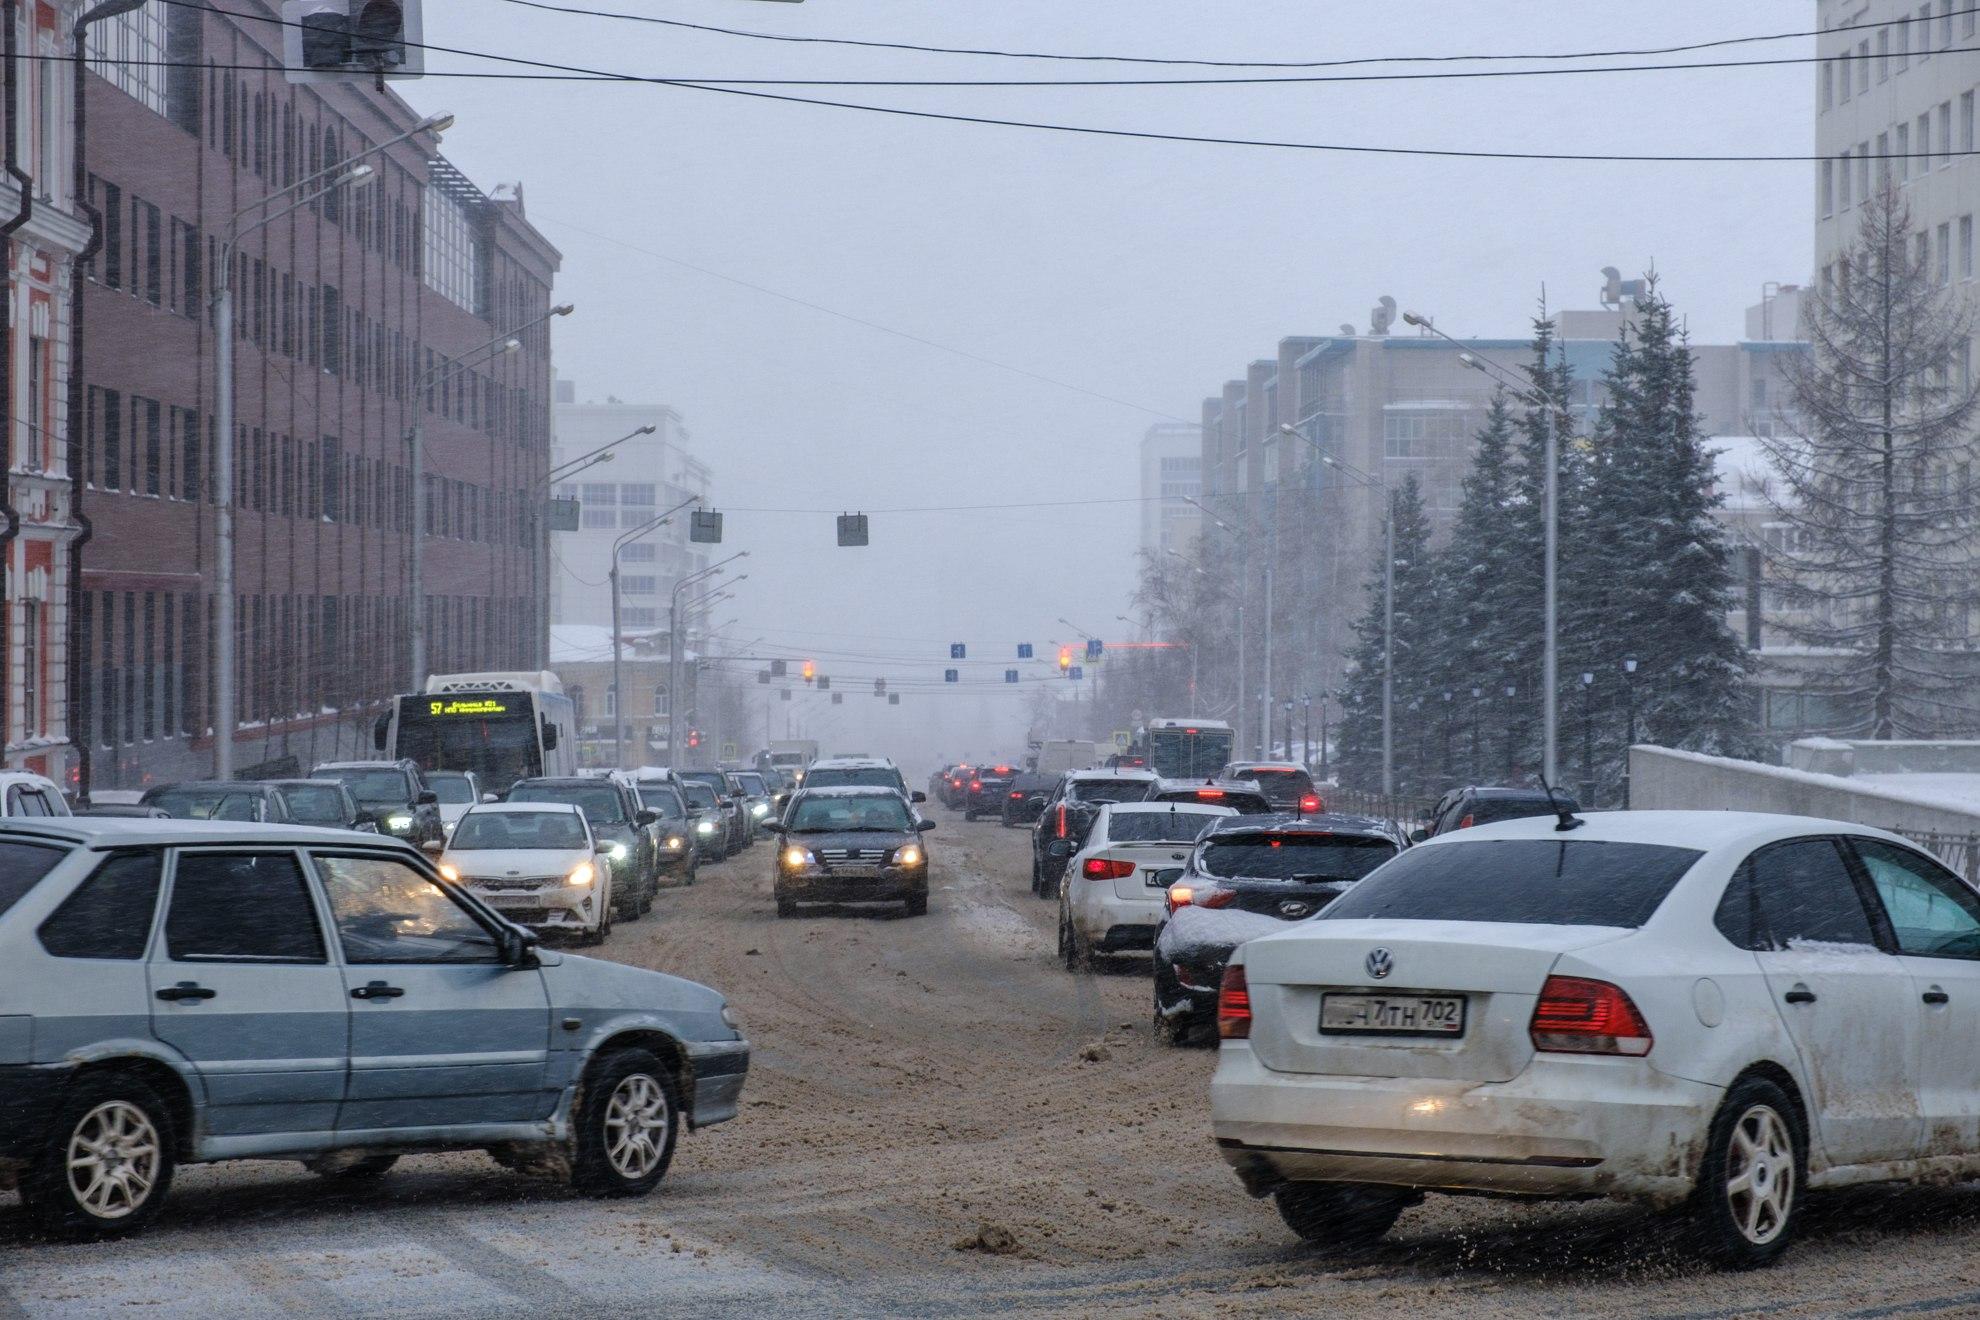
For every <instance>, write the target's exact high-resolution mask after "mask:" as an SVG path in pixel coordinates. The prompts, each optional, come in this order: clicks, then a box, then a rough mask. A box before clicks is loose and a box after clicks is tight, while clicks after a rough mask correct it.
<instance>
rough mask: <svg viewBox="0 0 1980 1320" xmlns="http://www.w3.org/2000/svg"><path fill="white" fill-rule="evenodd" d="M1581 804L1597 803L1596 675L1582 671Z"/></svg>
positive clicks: (1588, 805) (1591, 804)
mask: <svg viewBox="0 0 1980 1320" xmlns="http://www.w3.org/2000/svg"><path fill="white" fill-rule="evenodd" d="M1581 805H1582V806H1584V807H1593V806H1594V805H1595V675H1594V674H1593V673H1592V672H1591V671H1589V670H1585V669H1584V670H1583V671H1582V673H1581Z"/></svg>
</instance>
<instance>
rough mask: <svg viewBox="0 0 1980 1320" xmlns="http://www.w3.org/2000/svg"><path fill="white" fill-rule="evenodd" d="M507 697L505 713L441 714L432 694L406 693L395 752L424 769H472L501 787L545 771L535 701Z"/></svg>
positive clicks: (483, 779)
mask: <svg viewBox="0 0 1980 1320" xmlns="http://www.w3.org/2000/svg"><path fill="white" fill-rule="evenodd" d="M504 700H505V704H506V705H507V706H508V707H509V709H508V710H507V711H506V712H505V713H503V714H488V715H479V714H477V715H463V714H441V715H435V714H432V713H431V712H430V709H429V708H430V707H431V706H432V705H434V704H435V703H434V702H433V700H432V699H431V698H428V697H424V696H411V697H401V698H400V699H399V727H398V745H397V747H396V748H395V749H394V751H393V755H395V756H405V757H411V758H412V759H413V761H415V762H416V763H418V765H419V768H420V769H422V770H471V771H473V772H474V774H475V776H476V778H478V779H480V780H481V782H482V784H483V785H484V786H486V787H488V788H490V789H494V790H497V791H499V790H502V789H506V788H508V787H510V786H511V785H512V784H514V783H515V782H516V781H517V780H518V779H528V778H531V777H533V776H536V775H541V774H542V773H543V752H542V749H541V748H540V747H539V746H538V744H537V739H538V737H539V735H538V733H537V718H536V710H535V703H534V702H532V701H530V700H528V699H527V697H523V698H521V699H518V697H517V696H516V695H515V694H508V693H505V694H504Z"/></svg>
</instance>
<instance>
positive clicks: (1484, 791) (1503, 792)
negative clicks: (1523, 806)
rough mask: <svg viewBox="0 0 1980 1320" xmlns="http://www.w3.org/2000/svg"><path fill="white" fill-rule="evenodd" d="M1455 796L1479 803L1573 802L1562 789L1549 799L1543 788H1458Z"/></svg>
mask: <svg viewBox="0 0 1980 1320" xmlns="http://www.w3.org/2000/svg"><path fill="white" fill-rule="evenodd" d="M1456 796H1458V797H1469V798H1472V799H1474V800H1476V801H1479V802H1548V801H1553V800H1555V799H1558V800H1560V801H1564V802H1572V801H1573V800H1574V794H1572V793H1570V792H1568V790H1566V789H1564V788H1557V789H1555V790H1554V792H1553V797H1552V798H1550V797H1549V796H1548V794H1547V790H1546V789H1544V788H1518V787H1485V786H1481V785H1473V786H1472V787H1470V788H1460V789H1458V790H1457V792H1456Z"/></svg>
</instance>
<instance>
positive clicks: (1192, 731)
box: [1183, 729, 1196, 733]
mask: <svg viewBox="0 0 1980 1320" xmlns="http://www.w3.org/2000/svg"><path fill="white" fill-rule="evenodd" d="M1183 732H1184V733H1195V732H1196V730H1195V729H1184V730H1183Z"/></svg>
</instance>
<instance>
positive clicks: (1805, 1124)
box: [1726, 1059, 1816, 1163]
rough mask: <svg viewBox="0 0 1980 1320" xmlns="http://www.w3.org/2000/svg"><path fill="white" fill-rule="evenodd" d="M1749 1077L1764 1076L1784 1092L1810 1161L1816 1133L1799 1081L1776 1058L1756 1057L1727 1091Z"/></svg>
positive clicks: (1814, 1147)
mask: <svg viewBox="0 0 1980 1320" xmlns="http://www.w3.org/2000/svg"><path fill="white" fill-rule="evenodd" d="M1749 1077H1764V1078H1766V1079H1767V1080H1768V1081H1770V1082H1772V1083H1773V1084H1774V1085H1776V1086H1778V1087H1780V1088H1781V1090H1782V1091H1783V1092H1785V1093H1786V1095H1787V1098H1788V1103H1790V1104H1792V1105H1793V1106H1794V1117H1795V1121H1796V1122H1798V1123H1799V1124H1801V1139H1802V1141H1803V1142H1804V1143H1805V1145H1806V1149H1807V1155H1808V1159H1809V1161H1810V1162H1811V1163H1812V1162H1813V1160H1814V1156H1815V1149H1816V1134H1815V1127H1814V1124H1813V1122H1812V1121H1811V1117H1812V1116H1811V1115H1810V1114H1809V1112H1808V1098H1807V1097H1806V1096H1804V1095H1803V1094H1802V1092H1801V1083H1800V1082H1799V1081H1798V1080H1796V1078H1795V1075H1794V1074H1793V1073H1792V1072H1790V1071H1789V1070H1788V1069H1787V1068H1786V1067H1784V1066H1783V1065H1782V1064H1780V1063H1779V1062H1777V1061H1776V1060H1773V1059H1758V1060H1755V1061H1754V1062H1752V1063H1749V1064H1747V1065H1746V1067H1744V1068H1742V1069H1740V1070H1739V1072H1738V1074H1736V1075H1735V1076H1734V1077H1733V1079H1732V1080H1731V1081H1730V1082H1728V1083H1727V1084H1726V1090H1727V1092H1728V1093H1730V1092H1731V1091H1732V1089H1733V1087H1735V1086H1738V1085H1739V1084H1740V1083H1741V1082H1743V1081H1745V1080H1747V1079H1748V1078H1749Z"/></svg>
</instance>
